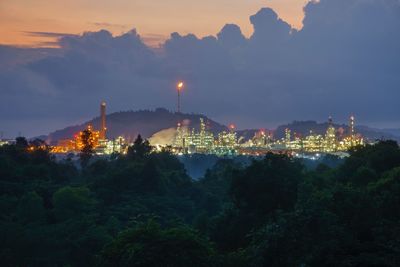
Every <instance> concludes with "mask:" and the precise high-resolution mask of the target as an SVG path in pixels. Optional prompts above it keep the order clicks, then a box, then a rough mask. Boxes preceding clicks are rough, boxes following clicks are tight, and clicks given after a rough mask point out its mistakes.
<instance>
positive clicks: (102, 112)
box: [99, 101, 107, 140]
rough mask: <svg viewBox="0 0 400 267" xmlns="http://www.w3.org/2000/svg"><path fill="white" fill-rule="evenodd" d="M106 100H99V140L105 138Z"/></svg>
mask: <svg viewBox="0 0 400 267" xmlns="http://www.w3.org/2000/svg"><path fill="white" fill-rule="evenodd" d="M106 131H107V126H106V102H104V101H103V102H101V104H100V136H99V138H100V139H101V140H106Z"/></svg>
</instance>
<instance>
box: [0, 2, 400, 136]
mask: <svg viewBox="0 0 400 267" xmlns="http://www.w3.org/2000/svg"><path fill="white" fill-rule="evenodd" d="M132 2H134V4H133V3H132ZM198 2H201V3H198ZM0 25H2V26H1V27H0V43H2V44H8V45H0V132H3V134H4V136H9V137H13V136H15V135H17V134H18V133H22V134H23V135H26V136H35V135H40V134H46V133H48V132H50V131H53V130H56V129H59V128H64V127H66V126H69V125H71V124H78V123H82V122H84V121H86V120H89V119H91V118H93V117H95V116H97V115H98V114H97V113H98V105H99V103H100V102H101V101H102V100H105V101H106V102H107V107H108V111H109V112H113V111H121V110H137V109H149V108H150V109H151V108H153V109H154V108H157V107H165V108H168V109H170V110H175V109H176V90H175V85H176V82H177V81H179V80H184V81H185V84H186V86H185V89H184V92H183V93H182V110H183V111H184V112H194V113H202V114H205V115H207V116H209V117H211V118H212V119H214V120H216V121H219V122H222V123H225V124H230V123H234V124H235V125H237V126H238V128H240V129H245V128H266V129H271V128H274V127H276V126H278V125H279V124H282V123H287V122H291V121H293V120H310V119H312V120H317V121H326V120H327V118H328V117H329V116H332V117H333V119H334V121H336V122H347V121H348V118H349V116H350V115H351V114H353V115H355V116H356V119H357V123H359V124H366V125H369V126H372V127H381V128H400V120H399V114H400V105H399V104H398V100H399V99H400V90H399V88H400V75H399V71H400V53H399V47H400V0H320V1H312V2H306V3H305V2H299V1H295V0H276V1H273V0H271V1H250V0H246V1H238V0H234V1H225V0H220V1H216V0H214V1H211V0H210V1H209V0H205V1H188V0H186V1H183V0H182V1H181V0H170V1H166V0H164V1H141V0H138V1H128V0H126V1H125V0H124V1H123V0H119V1H101V0H96V1H94V0H93V1H89V0H81V1H75V0H71V1H63V2H61V1H45V0H36V1H18V0H14V1H4V0H1V1H0ZM102 29H103V30H102ZM11 44H12V45H11ZM155 46H158V48H157V49H155V48H154V47H155ZM48 47H53V48H48Z"/></svg>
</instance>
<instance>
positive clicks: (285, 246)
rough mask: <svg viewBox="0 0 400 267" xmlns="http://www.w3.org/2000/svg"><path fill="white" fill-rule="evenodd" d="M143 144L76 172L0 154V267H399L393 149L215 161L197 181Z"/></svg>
mask: <svg viewBox="0 0 400 267" xmlns="http://www.w3.org/2000/svg"><path fill="white" fill-rule="evenodd" d="M32 147H33V148H32ZM150 149H151V148H150V147H149V146H148V144H147V142H146V141H144V140H142V139H141V138H138V139H137V140H136V142H135V145H134V146H133V147H132V148H130V150H129V151H130V152H129V154H128V155H127V156H123V155H115V156H114V157H112V158H111V159H101V158H97V157H94V158H93V160H91V162H87V166H85V168H84V169H83V170H79V169H77V168H76V167H75V166H76V165H78V164H77V162H73V161H71V160H69V159H65V160H58V161H56V160H55V159H54V158H53V157H52V156H51V155H50V154H49V153H48V150H47V147H46V146H45V145H44V144H43V143H42V142H40V141H38V140H36V141H32V142H28V141H26V139H24V138H19V139H18V140H17V143H16V145H11V146H3V147H0V240H1V241H2V242H0V257H1V259H2V263H1V265H2V266H96V265H98V266H178V267H179V266H226V267H228V266H229V267H231V266H234V267H236V266H237V267H241V266H243V267H244V266H255V267H258V266H400V149H399V147H398V145H397V144H396V143H395V142H392V141H383V142H379V143H377V144H375V145H368V146H365V147H358V148H356V149H355V150H354V151H352V152H351V156H350V157H349V158H347V159H345V160H344V162H343V163H342V164H340V165H339V166H337V164H339V162H340V161H339V160H338V159H337V158H333V157H327V158H326V159H324V160H322V163H323V164H320V165H317V164H316V163H313V164H311V165H312V166H311V165H310V164H309V162H308V163H307V165H309V168H307V167H305V166H304V165H303V164H302V162H300V161H298V160H295V159H293V158H291V157H288V156H285V155H274V154H268V155H266V156H265V157H264V158H262V159H258V160H253V161H252V162H250V163H249V164H248V165H247V166H242V165H240V164H238V163H237V162H236V161H234V160H231V159H222V160H220V161H218V162H217V163H216V164H215V166H214V167H213V168H211V169H210V170H208V171H207V172H206V174H205V175H204V177H203V178H202V179H200V180H199V181H194V180H192V179H191V178H190V177H189V176H188V175H187V173H186V170H185V168H184V166H183V164H182V163H181V162H180V161H179V160H178V159H177V158H176V157H175V156H172V155H171V154H170V153H169V152H168V151H164V152H161V153H151V151H150ZM149 218H150V220H149Z"/></svg>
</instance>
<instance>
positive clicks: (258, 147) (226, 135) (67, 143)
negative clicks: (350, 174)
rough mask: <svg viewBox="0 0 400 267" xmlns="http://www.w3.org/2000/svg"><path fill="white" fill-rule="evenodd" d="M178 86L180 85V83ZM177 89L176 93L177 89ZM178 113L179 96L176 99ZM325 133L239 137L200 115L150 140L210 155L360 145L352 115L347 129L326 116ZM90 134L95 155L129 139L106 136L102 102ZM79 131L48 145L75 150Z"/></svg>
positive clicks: (120, 150) (121, 148)
mask: <svg viewBox="0 0 400 267" xmlns="http://www.w3.org/2000/svg"><path fill="white" fill-rule="evenodd" d="M181 86H182V85H181ZM180 90H181V89H180V88H179V92H180ZM178 107H179V112H180V96H179V98H178ZM327 125H328V127H327V129H326V132H325V134H316V133H314V132H313V131H312V130H310V132H309V134H307V135H304V136H302V135H301V134H298V133H296V132H293V131H292V130H291V129H290V128H286V129H285V135H284V137H283V138H279V139H276V138H274V134H273V132H271V131H270V132H267V131H265V130H259V131H257V132H255V134H254V136H253V137H252V138H247V139H246V138H245V137H243V136H239V135H238V133H237V132H236V127H235V126H234V125H233V124H232V125H230V126H229V127H227V128H226V130H224V131H220V132H218V133H213V132H212V131H211V129H209V127H208V126H207V123H206V121H205V119H204V118H200V127H199V129H198V130H196V129H195V128H194V127H192V128H191V127H190V125H187V124H186V123H185V124H184V123H183V121H182V122H178V123H177V126H176V129H175V130H174V132H173V138H172V140H171V141H170V142H169V143H168V144H162V145H161V144H157V143H151V145H152V146H153V147H154V150H155V151H161V150H165V149H168V151H170V152H171V153H173V154H176V155H190V154H211V155H218V156H236V155H252V156H261V155H264V154H266V153H268V152H272V153H280V154H290V155H294V156H305V155H318V154H335V155H338V156H346V155H348V154H347V152H348V151H349V150H350V149H351V148H353V147H356V146H360V145H364V144H365V140H364V138H363V137H362V136H361V135H360V134H357V133H356V130H355V117H354V116H350V118H349V123H348V131H347V132H346V131H344V129H342V128H341V129H335V127H334V124H333V119H332V117H329V119H328V124H327ZM84 131H87V132H89V133H90V140H89V141H90V143H91V145H92V146H93V148H94V152H95V153H96V154H98V155H110V154H113V153H117V154H125V153H126V152H127V149H128V147H129V146H130V145H131V143H130V142H128V141H127V139H126V138H125V137H123V136H118V137H116V138H110V139H109V138H108V136H107V125H106V103H105V102H101V104H100V127H99V129H94V128H93V126H92V125H87V128H86V129H85V130H84ZM82 136H83V131H80V132H78V133H76V134H75V135H74V136H73V137H72V138H71V139H63V140H59V141H58V144H57V145H55V146H52V147H51V151H52V152H53V153H78V152H79V151H81V150H82V148H83V141H82Z"/></svg>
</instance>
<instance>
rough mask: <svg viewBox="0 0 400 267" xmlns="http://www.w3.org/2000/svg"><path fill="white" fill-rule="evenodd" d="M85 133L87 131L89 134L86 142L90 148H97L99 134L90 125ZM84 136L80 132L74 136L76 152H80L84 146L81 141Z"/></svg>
mask: <svg viewBox="0 0 400 267" xmlns="http://www.w3.org/2000/svg"><path fill="white" fill-rule="evenodd" d="M85 131H88V132H89V133H90V134H89V140H88V141H89V144H90V145H91V147H93V148H97V147H98V145H99V138H100V132H99V131H95V130H93V127H92V125H90V124H89V125H88V126H87V128H86V130H85ZM84 134H85V133H84V132H83V131H81V132H79V134H77V135H75V149H76V150H77V151H81V150H82V148H83V147H84V145H85V144H84V141H83V138H84Z"/></svg>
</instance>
